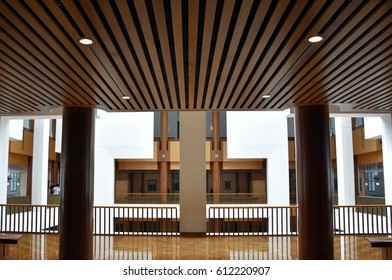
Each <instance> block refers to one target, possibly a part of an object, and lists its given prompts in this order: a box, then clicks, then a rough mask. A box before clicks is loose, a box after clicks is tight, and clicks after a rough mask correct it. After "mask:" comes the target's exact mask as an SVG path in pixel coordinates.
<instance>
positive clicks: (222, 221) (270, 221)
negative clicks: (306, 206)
mask: <svg viewBox="0 0 392 280" xmlns="http://www.w3.org/2000/svg"><path fill="white" fill-rule="evenodd" d="M297 211H298V208H297V206H286V207H275V206H274V207H273V206H264V207H254V206H250V207H244V206H238V207H237V206H211V207H210V208H209V209H208V213H207V215H208V216H207V234H208V235H297V226H296V225H297V216H298V215H297Z"/></svg>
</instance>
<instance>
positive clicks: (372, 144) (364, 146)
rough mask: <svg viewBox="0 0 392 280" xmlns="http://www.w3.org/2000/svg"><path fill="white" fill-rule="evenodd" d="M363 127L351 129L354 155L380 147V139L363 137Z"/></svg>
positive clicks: (376, 149) (377, 149) (373, 150)
mask: <svg viewBox="0 0 392 280" xmlns="http://www.w3.org/2000/svg"><path fill="white" fill-rule="evenodd" d="M364 135H365V132H364V129H363V128H359V129H355V130H353V147H354V155H359V154H364V153H371V152H375V151H379V150H381V149H382V146H381V144H380V139H365V136H364Z"/></svg>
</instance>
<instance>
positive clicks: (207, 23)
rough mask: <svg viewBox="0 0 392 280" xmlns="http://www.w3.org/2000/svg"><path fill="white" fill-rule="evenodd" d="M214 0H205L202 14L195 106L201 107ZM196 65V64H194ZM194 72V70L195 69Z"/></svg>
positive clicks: (212, 23)
mask: <svg viewBox="0 0 392 280" xmlns="http://www.w3.org/2000/svg"><path fill="white" fill-rule="evenodd" d="M216 5H217V1H216V0H209V1H207V2H206V11H205V16H204V29H203V43H202V46H201V58H200V70H199V82H198V90H197V92H196V93H195V94H196V96H197V97H196V108H202V102H203V96H204V89H205V85H206V79H207V68H208V58H209V55H210V51H211V41H212V31H213V26H214V20H215V11H216ZM195 66H196V65H195ZM195 73H196V71H195Z"/></svg>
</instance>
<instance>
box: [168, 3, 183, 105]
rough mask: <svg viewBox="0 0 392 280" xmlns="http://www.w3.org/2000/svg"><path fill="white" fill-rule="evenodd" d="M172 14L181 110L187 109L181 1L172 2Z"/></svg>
mask: <svg viewBox="0 0 392 280" xmlns="http://www.w3.org/2000/svg"><path fill="white" fill-rule="evenodd" d="M171 13H172V19H173V36H174V49H175V54H176V66H177V67H176V68H177V80H178V87H179V89H178V90H179V98H180V105H179V109H185V108H186V91H185V73H184V70H185V68H184V47H183V44H184V38H183V36H182V32H183V24H182V3H181V0H172V1H171Z"/></svg>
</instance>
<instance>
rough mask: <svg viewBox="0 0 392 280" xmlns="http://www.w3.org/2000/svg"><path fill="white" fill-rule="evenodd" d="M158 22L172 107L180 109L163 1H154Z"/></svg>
mask: <svg viewBox="0 0 392 280" xmlns="http://www.w3.org/2000/svg"><path fill="white" fill-rule="evenodd" d="M152 5H153V9H154V14H155V19H156V24H157V28H158V36H159V41H160V46H161V50H162V55H163V62H164V65H165V68H166V77H167V80H168V84H169V95H170V99H171V102H172V106H171V107H172V108H174V109H178V102H177V94H176V86H175V84H174V76H173V73H174V71H173V65H172V58H171V54H170V45H169V36H168V34H167V24H166V17H165V7H164V3H163V2H162V1H153V2H152Z"/></svg>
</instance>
